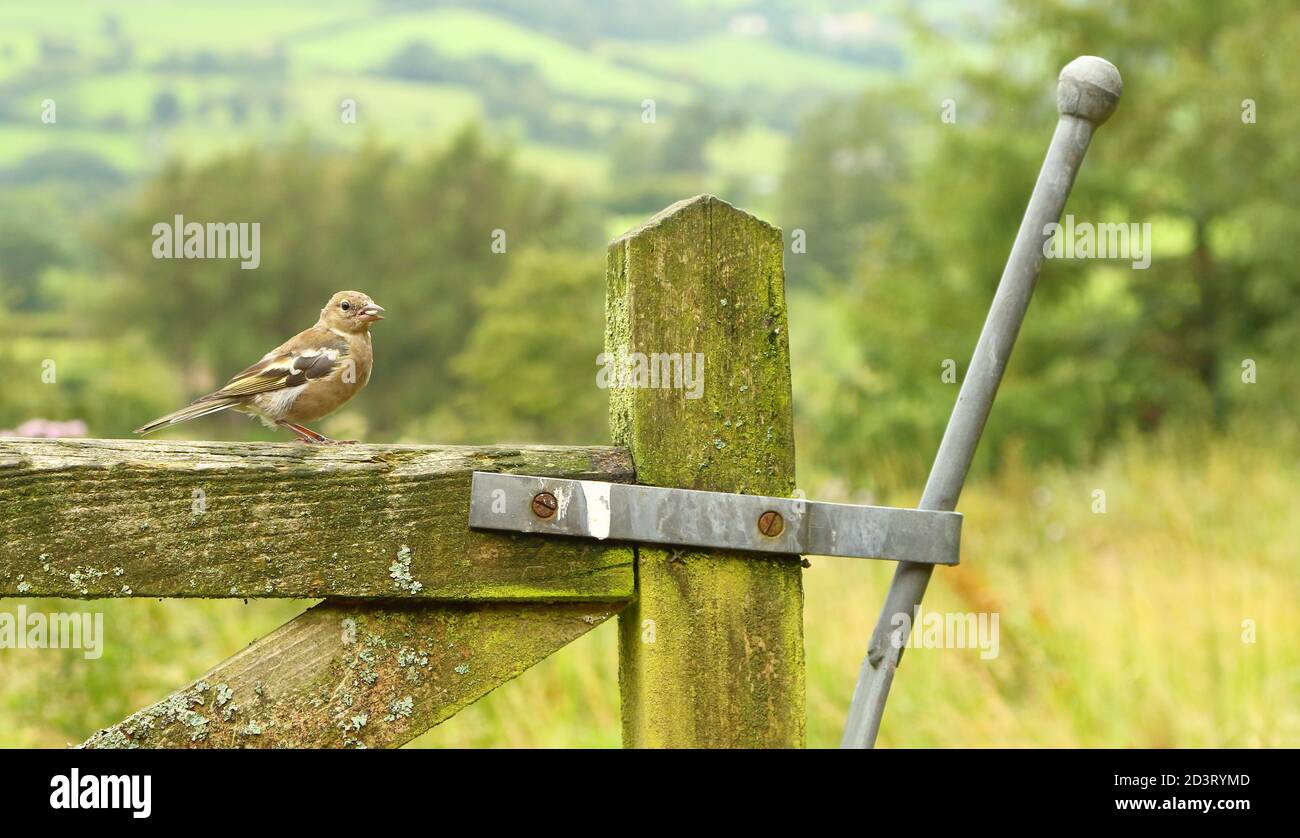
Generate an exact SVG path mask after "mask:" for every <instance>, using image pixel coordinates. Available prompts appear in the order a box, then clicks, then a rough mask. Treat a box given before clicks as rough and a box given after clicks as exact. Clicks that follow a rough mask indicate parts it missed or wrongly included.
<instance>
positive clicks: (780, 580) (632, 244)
mask: <svg viewBox="0 0 1300 838" xmlns="http://www.w3.org/2000/svg"><path fill="white" fill-rule="evenodd" d="M606 293H607V296H606V334H605V351H606V352H607V353H609V354H610V355H611V356H616V357H619V356H628V355H630V354H631V353H638V352H639V353H644V354H646V355H650V354H652V353H695V352H698V353H702V354H703V357H704V370H703V372H704V387H703V392H702V394H701V397H700V398H698V399H693V398H687V396H686V393H684V392H683V391H682V390H680V389H672V388H663V387H658V388H648V387H647V388H621V389H613V390H611V405H610V424H611V428H612V430H613V437H614V440H615V442H616V443H618V444H620V445H625V446H627V447H628V449H630V451H631V453H632V460H633V463H634V464H635V469H636V478H637V482H638V483H645V484H650V485H656V486H676V487H681V488H688V489H705V490H711V491H724V492H740V493H750V494H765V495H788V494H789V493H790V492H791V491H792V490H793V489H794V430H793V416H792V408H791V404H792V401H791V388H790V359H789V342H788V335H787V333H786V310H785V291H784V267H783V244H782V240H781V233H780V231H779V230H777V229H776V228H774V227H772V226H771V225H769V224H766V223H765V222H763V221H760V220H759V219H757V218H754V217H753V216H751V215H748V214H746V213H744V212H741V211H740V210H738V209H736V208H735V207H733V206H731V205H730V204H727V203H725V202H724V201H720V200H718V199H717V198H714V197H712V196H707V195H704V196H698V197H696V198H692V199H690V200H687V201H682V202H680V203H677V204H674V205H673V206H671V207H669V208H668V209H666V210H664V211H663V212H661V213H659V214H658V215H656V216H655V217H654V218H652V219H650V221H648V222H647V223H646V224H644V225H642V226H640V227H638V228H637V229H635V230H632V231H631V232H629V233H627V234H625V235H624V236H621V237H620V238H618V239H617V240H615V241H614V242H613V243H612V244H611V245H610V247H609V251H608V284H607V292H606ZM755 525H756V526H757V522H755ZM627 552H628V555H629V556H631V555H632V554H633V550H632V548H628V549H627ZM635 554H636V562H637V600H636V601H635V602H634V603H633V605H631V606H630V607H629V608H628V609H627V610H626V611H624V612H623V614H622V615H621V616H620V618H619V634H620V663H619V677H620V681H621V687H622V695H623V737H624V744H625V745H628V746H634V747H636V746H672V747H699V746H735V747H761V746H777V747H781V746H785V747H797V746H802V745H803V743H804V718H805V712H804V669H803V667H804V658H803V617H802V613H803V588H802V577H801V568H800V566H799V563H798V559H797V557H789V558H782V557H775V558H774V557H771V556H753V555H750V556H740V555H737V554H727V553H711V552H695V551H684V550H664V549H658V548H649V547H644V546H642V547H638V548H636V549H635Z"/></svg>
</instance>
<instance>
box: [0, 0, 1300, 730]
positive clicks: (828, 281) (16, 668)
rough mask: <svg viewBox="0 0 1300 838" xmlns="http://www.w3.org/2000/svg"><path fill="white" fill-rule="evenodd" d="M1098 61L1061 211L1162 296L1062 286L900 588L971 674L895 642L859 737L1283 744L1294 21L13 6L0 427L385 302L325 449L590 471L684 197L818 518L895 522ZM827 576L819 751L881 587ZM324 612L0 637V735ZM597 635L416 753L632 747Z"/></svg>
mask: <svg viewBox="0 0 1300 838" xmlns="http://www.w3.org/2000/svg"><path fill="white" fill-rule="evenodd" d="M1080 54H1096V55H1101V56H1104V57H1106V58H1108V59H1110V60H1111V61H1112V62H1114V63H1115V64H1116V65H1117V66H1118V67H1119V68H1120V70H1121V72H1122V73H1123V76H1124V83H1125V91H1124V97H1123V101H1121V103H1120V106H1119V109H1118V111H1117V113H1116V115H1115V116H1114V117H1113V118H1112V119H1111V120H1110V122H1109V123H1107V124H1106V126H1105V127H1104V128H1103V129H1102V130H1101V131H1100V133H1099V134H1098V137H1097V140H1096V142H1095V143H1094V145H1093V147H1092V149H1091V151H1090V152H1089V155H1088V159H1087V161H1086V162H1085V164H1084V166H1083V170H1082V174H1081V176H1080V178H1079V180H1078V182H1077V184H1076V186H1075V189H1074V193H1073V196H1072V197H1071V199H1070V202H1069V204H1068V206H1067V208H1066V211H1067V212H1069V213H1072V214H1074V215H1075V217H1076V219H1078V220H1086V221H1092V222H1115V223H1139V224H1141V223H1149V224H1150V225H1151V230H1152V242H1151V247H1152V253H1153V256H1152V261H1151V265H1150V267H1149V269H1146V270H1135V269H1133V268H1132V267H1131V266H1130V264H1129V262H1128V261H1127V260H1111V261H1101V260H1076V261H1067V260H1053V261H1049V262H1047V263H1046V265H1045V268H1044V271H1043V277H1042V281H1041V282H1040V284H1039V286H1038V291H1037V295H1036V298H1035V300H1034V303H1033V306H1032V307H1031V310H1030V313H1029V316H1028V319H1027V321H1026V325H1025V328H1024V330H1023V332H1022V333H1021V337H1020V340H1019V344H1018V347H1017V350H1016V356H1015V358H1014V359H1013V362H1012V364H1011V367H1010V370H1009V372H1008V376H1007V379H1006V380H1005V382H1004V384H1003V387H1002V391H1001V393H1000V395H999V398H998V401H997V405H996V407H995V409H994V411H993V416H992V419H991V421H990V423H989V426H988V429H987V430H986V432H985V435H984V440H983V443H982V445H981V448H980V455H979V459H978V462H977V463H976V469H975V472H974V473H973V476H972V480H971V481H970V482H968V484H967V490H966V493H965V495H964V496H963V498H962V504H961V507H960V508H961V510H962V511H963V512H965V513H966V516H967V517H966V531H965V538H964V544H963V564H962V565H961V566H960V567H959V568H957V569H952V570H945V571H944V572H942V573H940V574H937V575H936V578H935V583H934V584H933V585H932V586H931V591H930V595H929V597H928V598H927V603H926V604H927V607H931V606H932V607H933V608H934V609H936V610H939V609H947V610H956V611H996V612H998V613H999V614H1000V615H1001V653H1000V656H999V657H998V658H997V659H995V660H992V661H984V660H981V659H980V657H979V652H978V650H973V649H972V650H963V651H945V652H940V651H931V650H922V649H918V650H913V651H912V652H910V653H909V654H908V656H907V658H906V661H905V665H904V670H905V673H906V674H905V675H904V676H903V677H901V678H899V680H898V681H897V683H896V686H895V689H894V691H893V696H892V698H891V704H890V707H889V711H888V713H887V715H886V718H885V724H884V726H883V729H882V733H881V737H880V743H881V744H882V745H886V746H979V745H983V746H1040V745H1074V746H1112V747H1123V746H1143V747H1152V746H1154V747H1163V746H1238V747H1240V746H1282V745H1285V746H1291V747H1295V746H1297V745H1300V700H1298V697H1300V642H1298V638H1300V616H1297V612H1296V603H1297V602H1300V574H1298V573H1297V571H1300V535H1297V531H1296V527H1295V518H1296V513H1297V509H1298V508H1300V479H1298V478H1300V473H1298V472H1300V465H1298V463H1300V457H1297V453H1298V452H1300V440H1298V439H1297V433H1296V416H1297V413H1298V412H1300V359H1298V358H1297V351H1298V350H1300V311H1298V309H1300V276H1298V271H1300V250H1298V249H1297V248H1296V246H1295V243H1296V242H1297V241H1298V240H1300V214H1297V212H1296V207H1297V206H1300V144H1297V143H1296V142H1295V138H1296V137H1297V136H1300V107H1298V106H1300V92H1298V91H1297V89H1296V86H1295V79H1296V78H1297V76H1300V10H1298V9H1297V8H1296V7H1294V6H1293V5H1291V4H1284V3H1271V2H1267V1H1266V0H1223V2H1219V1H1218V0H1199V1H1198V2H1175V1H1174V0H1111V2H1101V0H1094V2H1089V3H1086V4H1085V3H1078V2H1071V1H1070V0H1046V2H1044V0H1034V1H1033V2H1020V1H1019V0H975V2H956V0H953V2H948V0H934V2H915V3H901V2H875V1H874V0H872V1H870V2H836V1H835V0H722V2H705V1H704V0H665V2H660V3H644V2H641V0H635V1H634V0H610V1H609V2H599V3H597V2H579V0H554V1H553V2H549V3H544V4H543V3H530V2H524V0H486V1H485V2H479V3H457V2H377V1H376V0H311V2H306V0H303V2H285V1H284V0H280V2H275V3H265V2H252V1H251V0H229V2H224V3H220V4H210V3H199V2H188V1H187V2H143V1H140V2H124V1H123V0H104V1H103V2H93V3H91V2H42V3H28V2H15V3H6V4H4V5H3V6H0V305H2V306H3V310H4V311H5V313H6V316H5V317H4V320H3V322H4V324H5V326H6V331H5V334H4V335H3V337H0V381H3V388H0V433H5V434H11V435H23V436H31V435H47V434H48V435H86V436H93V437H126V436H129V435H130V432H131V429H132V428H134V427H136V426H137V425H140V424H142V423H143V422H145V421H146V420H148V419H151V418H153V417H154V416H157V415H159V414H161V413H164V412H166V411H169V410H172V409H174V408H176V407H179V406H181V405H183V404H185V403H186V402H187V401H188V400H189V399H191V398H193V397H194V396H196V395H198V394H200V393H201V392H206V391H208V390H209V389H212V388H214V387H215V386H219V385H220V384H221V383H222V382H224V381H225V380H226V378H228V377H229V376H230V375H231V374H232V373H234V372H236V371H237V370H239V369H242V368H243V367H244V366H245V365H246V364H248V363H250V362H251V361H252V360H253V359H255V358H257V357H258V356H260V355H261V354H262V353H263V352H265V351H266V350H267V349H269V348H271V347H272V346H273V345H275V343H277V342H279V341H280V340H282V339H284V338H285V337H287V336H289V335H291V334H293V333H294V332H296V331H297V330H299V329H301V328H305V327H306V326H307V325H309V324H310V323H311V322H313V320H314V319H315V317H316V315H317V312H318V311H319V309H320V307H321V305H323V303H324V302H325V300H326V299H327V298H328V296H329V295H330V293H331V292H333V291H335V290H338V289H341V288H354V289H360V290H363V291H365V292H367V293H369V294H371V295H372V296H373V297H374V298H375V299H376V300H378V301H380V302H381V303H382V304H383V305H384V306H385V307H387V309H388V310H389V312H390V317H389V319H388V320H386V321H385V322H384V323H383V324H381V325H380V326H379V327H377V328H376V329H375V344H376V356H377V365H376V372H375V375H374V377H373V380H372V381H371V384H370V386H369V388H368V389H367V391H366V392H365V394H364V395H363V396H362V397H361V398H359V399H357V400H356V401H355V402H353V403H352V404H350V405H348V406H347V408H346V409H345V410H344V411H342V412H340V413H339V414H337V415H336V416H334V417H331V418H330V419H328V420H326V421H325V422H324V423H323V424H322V426H321V428H320V430H322V431H324V432H326V433H328V434H330V435H332V436H336V437H359V438H362V439H365V440H367V441H371V442H383V441H403V442H424V443H434V442H437V443H490V442H506V441H528V442H552V443H597V442H606V441H608V430H607V427H606V405H607V394H606V393H605V392H603V391H601V390H598V389H596V388H595V386H594V380H595V378H594V375H595V371H596V368H597V367H596V364H595V358H596V355H597V354H598V353H599V352H600V351H601V346H602V341H603V304H604V245H605V244H606V242H607V241H608V240H609V239H610V238H611V237H613V236H615V235H617V234H618V233H620V232H622V231H623V230H625V229H626V228H628V227H630V226H632V225H634V224H635V223H637V222H639V221H640V220H642V219H644V218H645V217H647V216H648V215H650V214H652V213H654V212H656V211H658V210H659V209H661V208H663V207H664V206H666V205H668V204H670V203H672V202H674V201H676V200H678V199H680V198H684V197H689V196H691V195H694V194H697V193H701V192H712V193H714V194H717V195H719V196H720V197H722V198H724V199H725V200H728V201H730V202H731V203H733V204H736V205H738V206H740V207H742V208H744V209H746V210H748V211H750V212H752V213H754V214H756V215H758V216H760V217H762V218H764V219H767V220H769V221H771V222H773V223H775V224H777V225H779V226H781V227H782V228H783V230H784V233H785V236H786V242H787V253H786V276H787V288H788V292H789V316H790V335H791V350H792V358H793V364H794V387H795V410H796V422H797V446H798V456H799V462H798V474H799V484H800V487H801V488H802V489H803V490H804V491H806V492H807V494H808V496H809V497H815V498H819V499H826V500H842V501H852V502H874V503H882V504H894V505H902V506H908V505H914V504H915V503H916V500H917V498H918V497H919V494H920V488H921V486H922V484H923V482H924V478H925V474H926V472H927V470H928V467H929V463H930V460H931V458H932V456H933V454H934V451H935V449H936V446H937V444H938V440H939V436H940V434H941V432H942V429H943V426H944V423H945V421H946V419H947V416H948V412H949V410H950V409H951V406H952V403H953V400H954V399H955V397H956V392H957V385H956V384H954V383H952V382H951V381H945V380H944V376H943V372H944V369H945V362H947V361H955V363H956V370H957V374H958V378H959V377H960V374H961V373H962V372H964V370H965V368H966V364H967V361H968V360H969V357H970V353H971V350H972V349H973V347H974V342H975V338H976V336H977V335H978V332H979V327H980V325H981V323H982V320H983V317H984V314H985V313H986V311H987V308H988V304H989V301H990V299H991V296H992V292H993V289H994V287H995V285H996V282H997V280H998V277H999V275H1000V273H1001V270H1002V265H1003V263H1004V261H1005V258H1006V255H1007V253H1008V251H1009V248H1010V246H1011V242H1012V240H1013V238H1014V236H1015V232H1016V229H1017V227H1018V225H1019V221H1020V215H1021V213H1022V212H1023V209H1024V206H1025V202H1026V200H1027V198H1028V195H1029V192H1030V189H1031V187H1032V185H1033V181H1034V177H1035V175H1036V174H1037V171H1038V167H1039V165H1040V163H1041V160H1042V155H1043V153H1044V151H1045V150H1046V147H1047V141H1048V139H1049V137H1050V135H1051V130H1052V126H1053V125H1054V124H1055V121H1056V111H1055V104H1054V96H1055V79H1056V75H1057V72H1058V71H1059V69H1060V67H1061V66H1062V65H1064V64H1065V63H1066V62H1067V61H1068V60H1070V59H1071V58H1073V57H1075V56H1077V55H1080ZM349 112H352V113H355V119H354V120H352V119H349V118H348V114H349ZM176 214H182V215H184V216H185V218H186V219H187V220H197V221H223V222H225V221H235V222H238V221H246V222H259V223H260V224H261V242H260V243H261V265H260V267H259V268H258V269H257V270H252V271H246V270H241V269H240V267H239V265H238V262H237V261H223V260H188V261H183V260H170V261H169V260H157V259H154V258H153V256H152V253H151V247H152V244H153V238H154V237H153V234H152V233H151V229H152V226H153V225H154V224H155V223H156V222H159V221H170V220H171V219H172V218H173V216H174V215H176ZM494 230H504V231H505V233H506V242H507V247H506V252H505V253H494V252H493V250H492V248H491V243H492V240H493V238H492V237H493V231H494ZM796 231H798V232H799V239H800V243H799V244H798V245H797V246H794V245H795V238H796V236H795V232H796ZM539 285H545V287H546V288H547V293H545V294H540V295H539V294H536V293H535V292H534V290H533V289H535V288H537V287H538V286H539ZM543 347H544V348H545V349H546V351H545V352H542V351H540V350H541V349H542V348H543ZM49 360H52V361H54V362H55V369H56V370H57V376H56V378H55V380H54V381H52V382H49V381H46V380H44V379H43V372H44V371H45V370H46V369H47V368H48V366H49V365H48V364H47V363H46V362H47V361H49ZM949 365H950V364H949ZM186 435H188V436H189V437H191V438H200V439H273V438H274V439H283V438H284V436H285V435H283V434H281V435H274V434H270V433H269V432H267V431H265V430H264V429H262V428H261V427H260V425H257V424H254V423H252V422H250V421H249V420H248V419H247V418H245V417H242V416H236V415H222V416H218V417H211V418H207V419H203V420H199V421H198V422H195V423H192V424H188V425H185V426H182V427H181V428H179V429H177V430H176V431H174V432H172V436H174V437H181V436H186ZM1098 491H1102V492H1104V493H1105V498H1106V500H1105V511H1104V512H1098V511H1097V510H1096V504H1095V500H1096V497H1097V495H1096V494H1095V493H1096V492H1098ZM4 513H5V514H9V511H8V510H5V511H4ZM812 564H813V566H812V568H811V569H810V570H808V571H806V574H805V580H806V585H807V600H806V632H807V658H808V741H809V744H810V745H811V746H831V745H834V744H836V743H837V742H838V737H839V733H840V729H841V726H842V723H843V719H844V715H845V711H846V709H847V706H848V702H849V698H850V696H851V694H852V690H853V684H854V679H855V677H856V674H857V669H858V666H859V663H860V661H861V656H862V654H863V652H864V651H865V644H866V640H867V637H868V635H869V633H870V630H871V627H872V624H873V622H874V620H875V616H876V614H877V611H878V609H879V607H880V604H881V601H882V598H883V595H884V591H885V588H886V587H887V585H888V580H889V577H890V573H891V571H892V565H887V564H885V563H868V562H852V561H846V560H832V559H818V558H813V560H812ZM16 604H17V603H15V602H13V601H10V602H7V603H5V607H6V608H8V609H12V608H13V607H14V606H15V605H16ZM308 604H309V603H305V602H249V603H242V602H238V601H234V602H206V603H204V602H151V601H114V602H99V603H94V604H93V608H94V609H96V610H99V609H102V610H104V611H105V614H106V616H105V631H106V634H107V638H106V644H105V652H104V656H103V658H102V659H100V660H97V661H86V660H84V659H83V657H82V654H81V653H80V652H76V651H69V652H54V651H48V652H38V653H34V652H31V651H22V650H0V745H4V746H62V745H64V744H66V743H69V742H77V741H80V740H82V739H84V738H85V737H86V736H87V735H89V734H90V733H91V732H93V731H94V730H95V729H96V728H97V727H100V726H103V725H106V724H110V723H112V722H114V721H117V720H118V719H119V718H121V717H122V716H124V715H126V714H128V713H129V712H131V711H133V710H135V709H137V708H138V707H139V706H143V705H145V704H147V703H150V702H153V701H155V700H157V699H159V698H162V697H163V696H165V695H166V694H167V693H168V692H169V691H170V690H171V689H174V688H176V687H179V686H181V685H183V684H184V683H185V682H187V680H188V679H192V678H194V677H197V676H198V675H200V674H201V673H202V672H204V671H205V670H206V669H207V668H208V667H209V666H211V665H213V664H215V663H216V662H218V661H219V660H221V659H222V658H223V657H225V656H227V655H229V654H231V653H233V652H234V651H236V650H238V649H239V648H241V647H242V646H243V645H244V644H246V643H247V642H249V641H251V640H253V639H254V638H256V637H257V636H258V635H260V634H262V633H264V632H266V631H268V630H270V629H271V628H273V627H275V626H276V625H279V624H280V623H282V622H284V621H285V620H287V619H289V618H290V617H292V616H293V615H294V614H296V613H298V612H299V611H301V610H302V609H303V608H305V607H306V606H307V605H308ZM28 605H29V607H39V608H42V609H45V610H51V609H62V610H77V609H89V608H91V607H92V604H89V603H72V602H56V601H43V602H42V601H28ZM615 636H616V630H615V628H614V626H613V625H612V623H611V624H609V625H606V626H603V627H601V628H600V629H597V630H596V631H594V632H592V633H591V634H589V635H587V636H586V637H584V638H583V639H581V640H580V641H578V642H577V643H575V644H573V645H571V646H569V647H567V648H566V649H564V650H563V651H561V652H560V653H558V654H556V655H555V656H553V657H552V658H550V659H548V660H547V661H545V662H543V663H542V664H540V665H539V666H537V667H536V668H534V669H532V670H530V671H529V672H527V673H525V674H524V675H523V676H522V677H520V678H519V679H517V680H516V681H514V682H512V683H510V684H508V685H506V686H505V687H503V688H501V689H499V690H498V691H496V692H495V693H493V694H492V695H490V696H488V697H487V698H486V699H484V700H482V701H481V702H479V703H478V704H476V705H475V706H473V707H471V708H469V709H468V710H466V711H465V712H463V713H461V714H460V715H459V716H457V717H456V718H454V719H453V720H451V721H450V722H448V723H446V724H444V725H443V726H442V727H440V728H436V729H435V730H433V731H431V732H430V733H428V734H426V735H425V736H423V737H421V738H420V739H418V740H417V741H416V742H415V743H413V744H414V745H416V746H468V745H473V746H563V745H576V746H616V745H617V744H618V743H619V723H618V687H617V659H616V657H617V656H616V641H615Z"/></svg>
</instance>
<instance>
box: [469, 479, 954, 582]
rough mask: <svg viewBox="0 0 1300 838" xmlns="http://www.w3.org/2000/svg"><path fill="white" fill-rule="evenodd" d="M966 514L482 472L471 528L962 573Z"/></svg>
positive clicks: (473, 492)
mask: <svg viewBox="0 0 1300 838" xmlns="http://www.w3.org/2000/svg"><path fill="white" fill-rule="evenodd" d="M961 521H962V516H961V513H959V512H942V511H931V510H922V509H895V508H893V507H886V506H854V505H851V504H844V503H823V502H821V501H810V500H801V499H798V498H772V497H763V496H761V495H738V494H730V493H727V492H701V491H696V490H693V489H665V488H660V487H657V486H637V485H632V484H627V483H605V482H601V481H596V480H565V479H563V478H556V477H533V476H529V475H520V474H498V473H495V472H485V471H476V472H474V476H473V483H472V485H471V488H470V503H469V525H470V526H471V527H478V528H480V529H489V530H506V531H509V532H525V533H540V534H543V535H567V536H577V537H580V538H596V539H607V538H608V539H614V540H617V541H639V542H644V543H647V544H675V545H680V546H685V547H703V548H710V549H722V550H748V551H755V552H761V553H787V554H789V553H800V554H802V553H808V554H811V555H818V556H847V557H851V558H862V559H887V560H892V561H909V562H920V563H922V564H936V565H955V564H957V561H958V548H959V545H960V541H961Z"/></svg>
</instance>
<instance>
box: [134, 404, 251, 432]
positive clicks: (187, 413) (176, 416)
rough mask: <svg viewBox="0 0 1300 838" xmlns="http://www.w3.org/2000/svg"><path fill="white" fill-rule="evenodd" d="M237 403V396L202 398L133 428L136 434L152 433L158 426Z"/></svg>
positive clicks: (216, 410) (183, 420)
mask: <svg viewBox="0 0 1300 838" xmlns="http://www.w3.org/2000/svg"><path fill="white" fill-rule="evenodd" d="M237 404H239V399H238V398H232V397H218V398H215V399H209V398H202V399H199V400H198V401H196V402H195V403H194V404H192V405H190V406H189V407H182V408H181V409H180V410H177V411H174V412H172V413H168V414H167V415H166V416H159V417H158V418H157V419H155V420H153V421H152V422H150V423H149V424H147V425H141V426H140V427H138V428H136V429H135V432H136V433H138V434H147V433H152V432H154V431H156V430H158V429H159V428H165V427H167V426H168V425H175V424H177V423H179V422H186V421H189V420H190V419H197V418H199V417H200V416H207V415H208V414H210V413H219V412H221V411H223V410H225V409H226V408H228V407H234V406H235V405H237Z"/></svg>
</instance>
